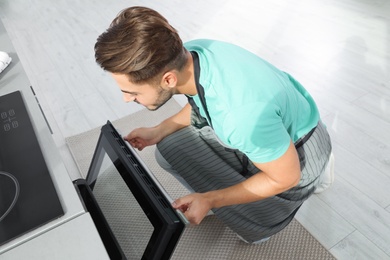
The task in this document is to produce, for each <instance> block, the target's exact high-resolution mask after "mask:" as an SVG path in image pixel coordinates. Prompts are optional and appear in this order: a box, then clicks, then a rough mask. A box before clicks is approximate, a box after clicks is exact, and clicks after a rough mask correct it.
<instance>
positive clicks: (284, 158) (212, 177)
mask: <svg viewBox="0 0 390 260" xmlns="http://www.w3.org/2000/svg"><path fill="white" fill-rule="evenodd" d="M95 52H96V54H95V56H96V61H97V63H98V64H99V65H100V66H101V67H102V68H103V69H104V70H106V71H109V72H110V73H111V75H112V76H113V78H114V79H115V80H116V82H117V83H118V85H119V87H120V89H121V91H122V93H123V97H124V100H125V101H126V102H131V101H134V102H137V103H139V104H142V105H144V106H145V107H146V108H148V109H149V110H156V109H158V108H159V107H160V106H162V105H163V104H164V103H165V102H167V101H168V100H169V99H170V98H171V97H172V96H173V95H174V94H185V95H187V96H188V97H189V101H190V103H191V105H190V104H187V105H186V106H184V107H183V109H182V110H181V111H180V112H178V113H177V114H176V115H174V116H172V117H170V118H168V119H166V120H165V121H163V122H161V123H160V124H159V125H157V126H155V127H151V128H140V129H135V130H134V131H132V132H131V133H129V134H128V135H127V137H126V138H125V139H126V140H127V141H128V142H129V143H130V144H131V145H132V146H134V147H135V148H138V149H139V150H142V149H143V148H144V147H146V146H149V145H154V144H157V148H158V149H157V152H156V155H157V159H158V161H159V163H160V164H161V165H162V166H163V167H164V168H166V169H167V170H168V171H170V172H171V173H172V174H174V175H175V176H176V177H177V178H178V180H180V181H181V182H182V183H183V184H184V185H186V186H187V187H188V188H189V189H190V190H191V191H193V193H191V194H190V195H188V196H185V197H182V198H179V199H177V200H176V201H175V202H174V203H173V206H174V207H175V208H178V209H180V210H181V211H183V212H184V214H185V216H186V217H187V218H188V219H189V221H190V222H191V223H193V224H199V223H200V222H201V221H202V219H203V218H204V217H205V216H206V215H207V213H208V212H209V211H210V210H211V209H212V211H213V212H214V213H215V214H216V216H217V217H218V218H219V219H221V220H222V221H223V222H224V223H225V224H226V225H227V226H229V227H230V228H231V229H232V230H233V231H234V232H236V233H237V234H238V235H239V237H240V238H241V239H242V240H244V241H245V242H248V243H257V242H262V241H264V240H265V239H267V238H268V237H270V236H271V235H273V234H275V233H277V232H279V231H280V230H282V229H283V228H284V227H286V226H287V225H288V223H289V222H290V221H291V220H292V218H293V217H294V215H295V213H296V212H297V210H298V209H299V207H300V206H301V205H302V203H303V201H304V200H306V199H307V198H308V197H309V196H310V195H311V194H313V193H314V191H315V190H316V189H317V188H318V186H319V185H320V184H321V182H322V179H323V176H324V175H326V173H325V170H326V166H327V165H328V161H329V158H330V155H331V142H330V139H329V135H328V133H327V131H326V129H325V127H324V125H323V124H322V123H321V121H320V116H319V113H318V109H317V106H316V104H315V102H314V100H313V99H312V98H311V96H310V95H309V93H308V92H307V91H306V90H305V89H304V88H303V87H302V85H301V84H299V83H298V82H297V81H296V80H295V79H294V78H292V77H291V76H290V75H288V74H287V73H284V72H282V71H280V70H278V69H277V68H275V67H274V66H272V65H271V64H269V63H267V62H266V61H264V60H262V59H261V58H259V57H257V56H256V55H254V54H253V53H250V52H248V51H246V50H244V49H242V48H240V47H238V46H235V45H232V44H229V43H225V42H220V41H213V40H195V41H191V42H188V43H186V44H185V45H184V46H183V44H182V41H181V39H180V37H179V35H178V33H177V31H176V30H175V29H174V28H173V27H172V26H171V25H170V24H169V23H168V22H167V20H166V19H165V18H164V17H162V16H161V15H160V14H159V13H157V12H156V11H154V10H151V9H149V8H145V7H132V8H128V9H125V10H123V11H122V12H121V13H120V14H119V15H118V16H117V17H116V18H115V19H114V20H113V22H112V24H111V25H110V27H109V28H108V30H107V31H106V32H104V33H103V34H102V35H100V36H99V38H98V40H97V43H96V45H95Z"/></svg>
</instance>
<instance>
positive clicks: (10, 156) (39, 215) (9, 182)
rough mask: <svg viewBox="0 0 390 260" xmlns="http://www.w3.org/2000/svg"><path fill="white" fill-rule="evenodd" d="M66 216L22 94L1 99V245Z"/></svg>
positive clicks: (18, 93) (0, 97)
mask: <svg viewBox="0 0 390 260" xmlns="http://www.w3.org/2000/svg"><path fill="white" fill-rule="evenodd" d="M63 214H64V211H63V209H62V206H61V203H60V200H59V197H58V195H57V192H56V189H55V187H54V185H53V181H52V179H51V176H50V173H49V170H48V168H47V165H46V162H45V159H44V157H43V154H42V151H41V148H40V145H39V143H38V140H37V137H36V134H35V131H34V128H33V126H32V123H31V120H30V117H29V114H28V112H27V109H26V106H25V103H24V100H23V97H22V93H21V92H20V91H16V92H12V93H10V94H7V95H3V96H0V246H1V245H3V244H5V243H7V242H8V241H10V240H12V239H14V238H16V237H19V236H21V235H23V234H25V233H27V232H29V231H31V230H33V229H36V228H37V227H40V226H42V225H44V224H46V223H48V222H50V221H51V220H54V219H56V218H58V217H60V216H62V215H63Z"/></svg>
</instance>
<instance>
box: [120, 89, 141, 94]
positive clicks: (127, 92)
mask: <svg viewBox="0 0 390 260" xmlns="http://www.w3.org/2000/svg"><path fill="white" fill-rule="evenodd" d="M121 91H122V92H123V93H126V94H130V95H135V94H137V92H132V91H126V90H122V89H121Z"/></svg>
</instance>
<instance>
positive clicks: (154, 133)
mask: <svg viewBox="0 0 390 260" xmlns="http://www.w3.org/2000/svg"><path fill="white" fill-rule="evenodd" d="M124 139H125V140H126V141H127V142H129V144H130V145H131V146H133V147H134V148H136V149H138V150H139V151H142V150H143V149H144V148H145V147H146V146H150V145H154V144H157V143H158V142H160V141H161V139H162V137H161V135H160V134H159V131H158V129H157V128H156V127H141V128H137V129H134V130H133V131H131V132H130V133H129V134H128V135H127V136H125V137H124Z"/></svg>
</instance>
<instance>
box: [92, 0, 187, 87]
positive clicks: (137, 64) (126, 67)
mask: <svg viewBox="0 0 390 260" xmlns="http://www.w3.org/2000/svg"><path fill="white" fill-rule="evenodd" d="M95 59H96V62H97V63H98V64H99V65H100V66H101V67H102V68H103V69H104V70H106V71H109V72H112V73H118V74H126V75H128V77H129V80H130V81H132V82H134V83H141V82H148V81H153V80H155V79H156V77H157V76H158V75H160V74H161V73H164V72H165V70H166V71H168V70H172V69H177V70H179V71H180V70H181V69H182V68H183V67H184V65H185V63H186V61H187V59H186V54H185V49H184V47H183V43H182V41H181V39H180V37H179V35H178V33H177V31H176V30H175V28H173V27H172V26H171V25H170V24H169V23H168V21H167V20H166V19H165V18H164V17H163V16H162V15H160V14H159V13H158V12H156V11H154V10H152V9H150V8H146V7H140V6H135V7H130V8H127V9H124V10H122V11H121V12H120V13H119V14H118V15H117V17H116V18H115V19H114V20H113V21H112V23H111V25H110V27H109V28H108V29H107V30H106V31H105V32H104V33H102V34H101V35H100V36H99V37H98V39H97V42H96V44H95Z"/></svg>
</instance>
